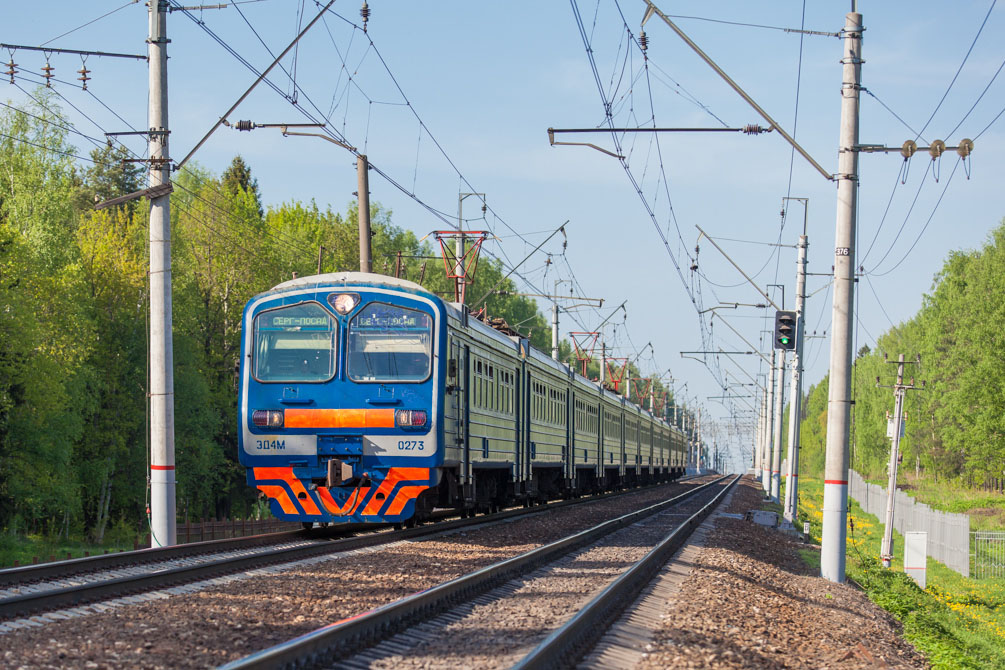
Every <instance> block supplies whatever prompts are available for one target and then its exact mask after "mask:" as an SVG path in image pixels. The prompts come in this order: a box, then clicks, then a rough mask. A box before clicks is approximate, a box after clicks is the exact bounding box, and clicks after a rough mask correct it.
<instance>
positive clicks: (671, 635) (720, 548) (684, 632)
mask: <svg viewBox="0 0 1005 670" xmlns="http://www.w3.org/2000/svg"><path fill="white" fill-rule="evenodd" d="M762 499H763V494H762V491H761V489H760V486H759V484H758V483H757V482H756V481H755V480H754V479H753V478H751V477H744V478H743V480H742V483H741V484H740V487H739V489H738V490H737V491H736V493H735V494H734V496H733V500H732V503H731V505H730V507H729V509H728V511H729V512H736V513H741V514H742V513H744V512H746V511H747V510H751V509H757V508H758V507H759V506H760V504H761V502H762ZM800 550H803V551H806V550H811V551H816V552H819V548H811V547H809V546H808V545H806V544H803V543H802V542H801V541H799V540H798V539H796V538H792V537H790V536H788V535H785V534H783V533H781V532H779V531H776V530H774V529H769V528H764V527H762V526H758V525H757V524H754V523H751V522H748V521H743V520H737V519H731V518H724V517H719V518H718V519H717V520H716V523H715V527H714V529H713V530H712V531H711V532H710V533H709V534H708V536H707V537H706V539H705V546H704V548H702V549H701V550H700V552H698V558H697V560H696V561H695V563H694V565H693V569H692V573H691V574H690V576H689V577H688V578H687V579H686V580H685V581H684V582H683V583H682V584H681V586H680V589H679V591H678V592H677V594H676V595H675V596H673V597H671V598H670V599H669V600H668V601H667V602H666V605H665V613H664V618H663V620H662V625H661V626H660V627H659V628H658V630H656V631H655V636H654V639H653V641H652V643H651V645H650V647H649V648H648V649H647V650H646V651H647V652H648V653H647V654H646V655H645V656H644V658H643V660H642V662H641V663H640V664H639V665H638V666H637V667H638V668H640V670H657V669H660V670H662V669H665V668H674V669H677V668H687V669H691V668H703V669H704V668H709V669H713V670H721V669H727V668H728V669H730V670H733V669H738V668H744V669H747V668H750V669H754V668H756V669H762V668H763V669H768V668H771V669H774V668H795V669H800V670H802V669H806V670H810V669H812V670H818V669H820V668H827V669H832V668H833V669H840V670H859V669H861V670H878V669H880V668H891V669H892V668H927V667H928V664H927V663H926V662H925V660H924V658H923V657H922V656H921V655H920V654H919V653H918V652H917V651H916V650H915V649H914V647H912V646H911V645H910V644H908V643H907V642H905V641H904V640H903V639H902V638H901V636H900V631H901V627H900V624H899V623H898V622H897V621H896V620H895V619H894V618H893V617H892V616H890V615H889V614H887V613H886V612H885V611H883V610H882V609H880V608H879V607H877V606H875V605H873V604H872V603H871V602H870V601H869V599H868V598H866V596H865V594H864V593H862V592H861V591H859V590H857V589H856V588H855V587H853V586H850V585H844V584H834V583H832V582H829V581H826V580H824V579H822V578H820V577H819V576H818V575H819V569H818V568H810V567H808V566H807V565H806V563H805V562H804V561H803V559H802V558H801V557H800V555H799V551H800Z"/></svg>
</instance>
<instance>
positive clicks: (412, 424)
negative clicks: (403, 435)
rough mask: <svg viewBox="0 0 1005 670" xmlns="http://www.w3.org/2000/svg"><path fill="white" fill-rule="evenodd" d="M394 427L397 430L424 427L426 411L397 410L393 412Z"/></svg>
mask: <svg viewBox="0 0 1005 670" xmlns="http://www.w3.org/2000/svg"><path fill="white" fill-rule="evenodd" d="M394 425H395V426H397V427H398V428H420V427H422V426H425V425H426V411H425V410H421V409H397V410H395V411H394Z"/></svg>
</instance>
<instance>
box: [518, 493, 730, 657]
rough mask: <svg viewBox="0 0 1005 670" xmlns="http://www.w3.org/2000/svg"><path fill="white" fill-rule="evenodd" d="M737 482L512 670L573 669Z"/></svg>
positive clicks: (612, 583) (677, 529)
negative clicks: (588, 648) (584, 653)
mask: <svg viewBox="0 0 1005 670" xmlns="http://www.w3.org/2000/svg"><path fill="white" fill-rule="evenodd" d="M739 479H740V475H736V477H735V478H734V479H733V481H731V482H729V484H727V485H726V486H725V487H724V488H723V490H722V491H720V492H719V493H718V494H717V495H716V496H715V498H713V499H712V500H711V501H710V502H709V503H708V504H706V505H705V506H704V507H702V508H701V509H700V510H698V511H697V512H695V513H694V514H693V515H692V516H691V517H690V518H688V519H687V521H685V522H684V523H682V524H681V525H679V526H678V527H677V528H676V529H674V531H673V532H672V533H670V534H669V535H667V537H666V538H664V539H663V540H662V541H661V542H660V543H659V544H658V545H656V546H655V547H654V548H653V549H652V550H650V551H649V552H648V553H647V554H646V555H645V556H644V557H642V559H640V560H639V561H638V562H637V563H636V564H635V565H633V566H632V567H631V568H629V569H628V570H626V571H625V572H623V573H622V574H621V576H619V577H618V578H617V579H615V580H614V581H613V582H611V583H610V584H608V585H607V587H606V588H605V589H604V590H603V591H601V592H600V593H598V594H597V595H596V596H595V597H594V598H593V600H591V601H590V602H589V603H587V605H586V606H585V607H583V609H581V610H579V612H577V613H576V614H574V615H573V616H572V618H570V619H569V620H568V621H566V622H565V624H563V625H562V627H561V628H558V629H557V630H555V631H553V632H552V633H551V635H549V636H548V637H547V638H545V640H544V641H543V642H541V644H540V645H538V646H537V647H536V648H535V649H534V650H533V651H531V652H530V653H529V654H527V655H526V656H524V657H523V659H522V660H521V661H520V662H519V663H517V664H516V665H514V666H513V670H542V669H544V668H548V669H549V670H550V669H552V668H560V667H571V666H573V665H575V663H576V661H577V660H578V659H579V657H580V656H581V655H582V653H583V652H584V651H585V650H586V648H587V647H588V646H592V644H593V643H595V642H596V641H597V640H599V639H600V637H601V636H602V635H603V634H604V632H606V630H607V628H608V627H609V625H610V623H611V622H612V621H613V620H614V618H615V617H616V616H618V615H619V614H620V613H621V612H622V611H623V610H624V609H625V608H626V607H627V606H628V605H629V604H631V603H632V602H634V601H635V599H636V598H637V597H638V595H639V594H640V593H641V592H642V590H643V589H644V588H645V587H646V586H647V585H648V584H649V583H650V581H651V580H652V577H653V575H655V574H656V572H657V571H658V570H659V569H660V568H661V567H662V566H663V565H664V564H665V563H666V562H667V561H668V560H669V559H670V557H671V556H673V554H674V552H676V551H677V549H679V548H680V547H681V546H682V545H683V544H684V543H685V542H686V541H687V539H688V538H689V537H690V536H691V534H692V533H693V532H694V530H695V529H696V528H697V527H698V526H699V525H700V524H701V522H702V521H704V520H705V518H706V517H707V516H708V515H709V514H711V513H712V511H713V510H714V509H715V508H716V507H717V506H718V505H719V502H720V501H721V499H722V498H723V496H725V495H726V493H727V492H728V491H729V490H730V489H731V488H732V487H733V486H734V485H735V484H736V482H737V481H739ZM720 481H721V480H720Z"/></svg>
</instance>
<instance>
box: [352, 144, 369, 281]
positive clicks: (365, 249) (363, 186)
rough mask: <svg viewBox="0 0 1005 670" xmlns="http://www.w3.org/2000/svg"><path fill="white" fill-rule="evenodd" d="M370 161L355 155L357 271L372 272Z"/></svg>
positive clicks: (361, 155)
mask: <svg viewBox="0 0 1005 670" xmlns="http://www.w3.org/2000/svg"><path fill="white" fill-rule="evenodd" d="M369 171H370V163H369V162H368V161H367V160H366V156H365V155H364V154H360V155H359V156H356V179H357V182H358V183H357V189H358V190H357V191H356V197H357V199H358V200H357V202H358V203H359V204H358V206H357V208H356V209H357V216H356V218H357V219H359V271H360V272H373V259H372V258H371V256H370V176H369Z"/></svg>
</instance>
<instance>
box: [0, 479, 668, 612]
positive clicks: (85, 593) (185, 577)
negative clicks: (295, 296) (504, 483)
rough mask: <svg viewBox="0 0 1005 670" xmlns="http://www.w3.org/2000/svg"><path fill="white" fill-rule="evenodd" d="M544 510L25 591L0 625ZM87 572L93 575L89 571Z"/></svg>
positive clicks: (152, 555)
mask: <svg viewBox="0 0 1005 670" xmlns="http://www.w3.org/2000/svg"><path fill="white" fill-rule="evenodd" d="M678 481H680V480H678ZM643 488H645V487H643ZM640 490H642V489H631V490H629V491H619V492H613V493H604V494H601V495H597V496H590V497H586V498H579V499H574V500H563V501H559V502H554V503H550V504H548V505H547V509H557V508H561V507H566V506H569V505H577V504H583V503H589V502H596V501H599V500H603V499H607V498H610V497H617V496H622V495H626V494H629V493H633V492H635V493H637V492H639V491H640ZM544 507H545V506H535V507H528V508H517V509H510V510H505V511H502V512H496V513H494V514H488V515H484V516H480V517H475V518H469V519H455V520H452V521H443V522H439V523H434V524H429V525H424V526H417V527H415V528H406V529H403V530H396V531H394V532H384V533H367V534H365V535H359V536H355V537H348V538H339V539H329V540H325V539H323V538H321V539H319V540H318V542H317V543H316V544H311V545H307V546H303V545H300V546H296V547H286V548H282V549H274V550H271V551H263V552H258V553H254V554H248V555H244V556H231V557H227V558H223V559H219V560H215V561H206V562H203V563H200V564H198V565H191V566H180V567H177V568H169V569H163V570H156V571H153V572H150V573H147V574H143V575H132V576H127V577H117V578H112V579H106V580H100V581H94V582H90V583H86V584H80V585H77V586H66V587H57V588H53V589H46V590H40V591H36V592H32V593H25V594H22V595H18V596H12V597H8V598H3V599H0V621H2V620H6V619H12V618H15V617H17V616H24V615H29V614H34V613H38V612H43V611H47V610H52V609H59V608H64V607H76V606H79V605H82V604H85V603H90V602H94V601H98V600H101V599H107V598H113V597H119V596H122V595H128V594H133V593H142V592H145V591H151V590H155V589H159V588H166V587H169V586H176V585H178V584H183V583H188V582H193V581H199V580H202V579H208V578H212V577H218V576H220V575H224V574H230V573H234V572H240V571H242V570H247V569H250V568H255V567H263V566H265V565H274V564H277V563H284V562H290V561H296V560H300V559H304V558H310V557H312V556H319V555H322V554H327V553H339V552H343V551H351V550H354V549H362V548H367V547H374V546H379V545H381V544H388V543H391V542H397V541H399V540H411V539H417V538H421V537H427V536H431V535H436V534H439V533H447V532H451V531H454V530H457V529H461V528H467V527H470V526H478V525H481V524H486V523H493V522H496V521H502V520H506V519H510V518H514V517H519V516H524V515H529V514H536V513H539V512H541V511H542V508H544ZM365 526H366V527H367V528H372V527H373V526H372V525H370V524H365ZM388 527H389V526H387V525H385V526H379V527H377V528H385V529H386V528H388ZM293 535H295V537H294V538H292V539H302V538H303V537H304V535H303V533H302V532H300V531H295V532H294V533H293ZM252 537H254V538H268V537H269V535H260V536H252ZM238 539H241V538H234V540H238ZM247 539H251V538H247ZM221 542H222V541H221ZM213 543H214V541H210V542H206V543H193V544H202V545H205V544H213ZM187 546H188V545H177V546H174V547H164V548H160V549H143V550H139V551H132V552H122V553H120V554H107V555H102V556H92V557H90V558H85V559H77V560H75V561H57V562H55V563H50V564H45V565H48V566H58V565H59V564H67V563H73V564H81V563H84V564H86V563H87V562H88V561H89V560H92V559H108V558H112V557H114V558H116V559H121V558H122V557H125V561H126V562H119V563H117V564H116V565H117V566H123V565H129V566H134V565H135V564H136V561H135V557H137V556H138V555H139V556H143V557H149V560H147V561H146V562H151V561H152V560H162V559H165V560H168V559H170V558H178V557H182V556H191V555H193V554H194V553H195V552H188V553H176V552H181V551H183V550H184V548H185V547H187ZM236 548H243V547H236ZM172 550H175V551H172ZM213 551H214V552H217V551H221V549H220V548H219V546H218V545H214V546H213ZM130 555H132V556H133V557H134V560H133V561H132V562H129V561H128V559H129V557H130ZM25 567H29V566H25ZM30 567H32V568H34V567H40V568H41V567H45V566H30ZM10 570H21V569H20V568H12V569H10ZM90 571H92V572H93V569H92V570H90ZM54 574H57V576H58V577H61V578H69V577H71V576H73V575H79V574H81V571H79V570H78V571H76V572H73V573H62V574H59V573H54ZM19 583H23V582H14V583H13V584H11V586H17V585H18V584H19Z"/></svg>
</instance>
